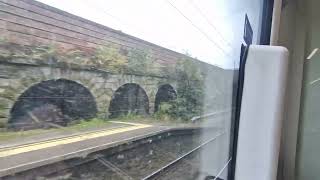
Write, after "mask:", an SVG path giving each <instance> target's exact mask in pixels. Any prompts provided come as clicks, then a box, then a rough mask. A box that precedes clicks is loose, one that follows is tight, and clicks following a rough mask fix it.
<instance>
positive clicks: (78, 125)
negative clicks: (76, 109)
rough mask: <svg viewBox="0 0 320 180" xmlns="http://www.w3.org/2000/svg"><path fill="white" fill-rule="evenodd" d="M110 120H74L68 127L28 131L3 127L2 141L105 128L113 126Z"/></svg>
mask: <svg viewBox="0 0 320 180" xmlns="http://www.w3.org/2000/svg"><path fill="white" fill-rule="evenodd" d="M111 124H112V123H110V122H108V121H106V120H103V119H98V118H93V119H90V120H80V121H77V122H74V123H72V124H69V126H67V127H63V126H59V127H58V128H52V129H33V130H27V131H7V130H5V129H3V130H2V131H1V130H0V141H7V140H12V139H18V138H26V137H31V136H37V135H42V134H48V133H59V132H67V133H68V132H70V133H75V132H84V131H86V130H90V129H92V130H94V129H98V128H105V127H111Z"/></svg>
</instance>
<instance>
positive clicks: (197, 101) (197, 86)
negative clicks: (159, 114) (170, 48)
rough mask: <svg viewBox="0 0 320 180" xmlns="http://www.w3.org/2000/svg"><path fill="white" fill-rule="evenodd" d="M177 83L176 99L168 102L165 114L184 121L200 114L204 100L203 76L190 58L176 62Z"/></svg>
mask: <svg viewBox="0 0 320 180" xmlns="http://www.w3.org/2000/svg"><path fill="white" fill-rule="evenodd" d="M175 69H176V70H175V76H176V78H177V82H178V88H177V98H176V99H175V100H172V101H170V102H169V104H170V107H169V109H167V110H166V113H167V114H169V115H170V116H171V117H173V118H175V119H181V120H184V121H187V120H190V119H191V118H192V117H194V116H199V115H200V114H201V112H202V107H203V99H204V83H203V75H202V74H201V71H200V68H199V66H198V65H197V64H196V62H195V61H194V60H193V59H191V58H185V59H183V60H181V61H180V62H178V64H177V65H176V68H175Z"/></svg>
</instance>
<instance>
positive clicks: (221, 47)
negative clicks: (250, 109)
mask: <svg viewBox="0 0 320 180" xmlns="http://www.w3.org/2000/svg"><path fill="white" fill-rule="evenodd" d="M261 13H262V0H242V1H238V0H200V1H195V0H155V1H150V0H137V1H129V0H117V1H115V0H104V1H103V0H91V1H86V0H68V1H62V0H39V1H34V0H10V1H0V31H1V35H0V57H1V58H0V177H3V178H4V179H184V180H185V179H206V180H209V179H228V178H230V176H228V169H229V168H230V164H231V162H232V160H234V159H233V157H232V155H230V154H231V153H230V152H232V146H230V144H232V143H231V142H232V140H233V138H234V133H233V131H234V128H233V123H234V114H233V113H234V110H235V108H236V107H235V105H234V99H235V94H236V93H235V92H236V90H237V73H238V69H239V60H240V54H241V47H242V46H243V45H246V44H250V43H253V44H259V41H258V40H259V39H260V35H259V34H260V31H261V28H260V24H261ZM230 140H231V141H230Z"/></svg>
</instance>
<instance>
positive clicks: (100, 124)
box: [0, 114, 187, 142]
mask: <svg viewBox="0 0 320 180" xmlns="http://www.w3.org/2000/svg"><path fill="white" fill-rule="evenodd" d="M110 120H112V121H122V122H136V123H144V124H157V125H176V124H187V123H186V122H183V121H179V120H173V119H171V118H169V117H168V116H156V115H154V116H139V115H134V114H129V115H125V116H121V117H119V118H114V119H99V118H93V119H89V120H80V121H74V122H72V123H70V124H69V125H68V126H66V127H64V126H55V127H56V128H51V129H34V130H27V131H8V130H6V129H4V128H3V129H0V142H1V141H2V142H3V141H9V140H14V139H19V138H21V139H25V138H28V137H29V138H31V137H37V136H40V135H42V136H43V135H44V134H47V135H50V133H54V134H56V133H58V134H59V133H62V134H65V133H67V134H68V133H70V134H73V133H77V132H85V131H89V130H95V129H102V128H107V127H112V126H114V124H113V123H111V122H109V121H110Z"/></svg>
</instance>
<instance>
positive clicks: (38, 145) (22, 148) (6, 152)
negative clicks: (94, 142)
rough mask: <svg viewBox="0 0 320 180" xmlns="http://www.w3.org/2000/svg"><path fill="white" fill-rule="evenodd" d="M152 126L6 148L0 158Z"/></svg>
mask: <svg viewBox="0 0 320 180" xmlns="http://www.w3.org/2000/svg"><path fill="white" fill-rule="evenodd" d="M114 123H122V124H128V123H126V122H116V121H115V122H114ZM134 124H135V123H134ZM130 125H133V124H132V123H130ZM151 126H152V125H148V124H135V125H133V126H131V127H123V128H116V129H111V130H110V129H109V130H105V131H101V130H100V131H97V132H91V133H86V134H80V135H78V136H72V137H66V138H62V139H58V140H56V141H43V142H37V143H31V144H28V145H22V146H15V147H11V148H6V149H5V150H0V158H2V157H7V156H12V155H16V154H21V153H26V152H30V151H36V150H40V149H45V148H50V147H54V146H60V145H65V144H70V143H75V142H80V141H84V140H89V139H94V138H98V137H103V136H109V135H112V134H118V133H123V132H128V131H133V130H137V129H142V128H147V127H151Z"/></svg>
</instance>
